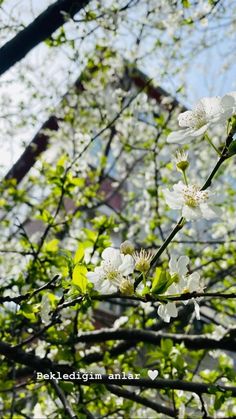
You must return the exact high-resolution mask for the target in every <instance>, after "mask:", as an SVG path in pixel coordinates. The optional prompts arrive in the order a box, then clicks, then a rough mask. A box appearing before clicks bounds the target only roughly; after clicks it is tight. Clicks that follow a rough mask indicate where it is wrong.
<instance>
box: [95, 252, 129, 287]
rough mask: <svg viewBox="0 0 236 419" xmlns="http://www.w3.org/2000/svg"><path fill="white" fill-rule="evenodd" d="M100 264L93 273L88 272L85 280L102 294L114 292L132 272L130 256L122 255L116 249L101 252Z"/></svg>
mask: <svg viewBox="0 0 236 419" xmlns="http://www.w3.org/2000/svg"><path fill="white" fill-rule="evenodd" d="M102 259H103V261H102V263H101V265H100V266H98V267H96V268H95V270H94V272H88V274H87V278H88V279H89V281H91V282H92V283H93V284H94V288H95V290H97V291H99V292H101V293H102V294H110V293H112V292H116V291H117V290H118V289H119V287H120V285H121V284H122V282H123V280H124V278H125V277H127V276H128V275H129V274H131V273H132V272H133V271H134V260H133V258H132V256H131V255H123V254H121V253H120V251H119V250H118V249H114V248H112V247H108V248H107V249H105V250H104V251H103V252H102Z"/></svg>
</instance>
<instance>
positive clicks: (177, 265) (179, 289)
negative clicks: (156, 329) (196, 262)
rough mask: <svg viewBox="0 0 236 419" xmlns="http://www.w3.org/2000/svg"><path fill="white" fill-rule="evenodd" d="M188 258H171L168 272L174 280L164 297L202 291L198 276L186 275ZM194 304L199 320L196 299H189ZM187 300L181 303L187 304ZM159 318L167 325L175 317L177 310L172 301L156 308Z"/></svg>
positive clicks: (195, 273)
mask: <svg viewBox="0 0 236 419" xmlns="http://www.w3.org/2000/svg"><path fill="white" fill-rule="evenodd" d="M188 263H189V258H188V257H187V256H180V257H179V258H177V257H176V256H172V257H171V259H170V262H169V272H170V275H171V276H172V277H175V278H174V282H173V283H172V284H171V285H170V286H169V288H168V290H167V291H166V293H165V295H178V294H185V293H192V292H200V291H202V287H201V285H200V275H199V274H198V273H197V272H193V273H192V274H191V275H187V273H188V268H187V265H188ZM191 301H192V302H193V303H194V309H195V314H196V318H197V319H198V320H199V319H200V308H199V305H198V303H197V301H196V299H194V298H191ZM188 302H189V300H184V301H183V303H184V304H185V305H186V304H188ZM157 312H158V314H159V316H160V317H161V318H162V319H163V320H164V321H165V322H167V323H169V321H170V318H171V317H177V315H178V310H177V307H176V303H175V302H174V301H171V302H170V301H169V302H168V303H167V304H161V305H160V306H159V307H158V311H157Z"/></svg>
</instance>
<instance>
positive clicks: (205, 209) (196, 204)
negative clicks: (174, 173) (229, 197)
mask: <svg viewBox="0 0 236 419" xmlns="http://www.w3.org/2000/svg"><path fill="white" fill-rule="evenodd" d="M163 194H164V197H165V200H166V203H167V205H169V207H170V208H172V209H180V210H181V211H182V216H183V217H184V218H186V220H187V221H189V220H196V219H198V218H205V219H207V220H210V219H212V218H215V217H216V216H217V215H218V214H216V212H215V210H213V209H212V208H211V206H210V205H209V203H208V201H209V198H210V196H211V195H212V194H211V193H210V192H208V191H201V189H200V188H199V187H198V186H197V185H188V186H187V185H185V184H184V183H183V182H181V181H180V182H178V183H177V184H176V185H174V186H173V192H172V191H170V190H169V189H164V190H163Z"/></svg>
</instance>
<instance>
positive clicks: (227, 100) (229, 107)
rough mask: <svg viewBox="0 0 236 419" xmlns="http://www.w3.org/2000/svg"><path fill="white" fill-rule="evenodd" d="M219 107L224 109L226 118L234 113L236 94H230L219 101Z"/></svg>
mask: <svg viewBox="0 0 236 419" xmlns="http://www.w3.org/2000/svg"><path fill="white" fill-rule="evenodd" d="M221 106H222V107H223V109H224V112H225V115H226V116H227V118H229V117H230V116H232V115H234V114H235V113H236V92H230V93H227V94H226V95H224V96H223V97H222V99H221Z"/></svg>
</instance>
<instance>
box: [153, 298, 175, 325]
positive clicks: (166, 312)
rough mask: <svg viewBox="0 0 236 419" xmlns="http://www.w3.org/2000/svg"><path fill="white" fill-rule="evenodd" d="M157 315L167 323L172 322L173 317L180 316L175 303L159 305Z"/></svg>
mask: <svg viewBox="0 0 236 419" xmlns="http://www.w3.org/2000/svg"><path fill="white" fill-rule="evenodd" d="M157 313H158V315H159V316H160V317H161V318H162V319H163V320H164V322H166V323H169V322H170V319H171V317H177V316H178V310H177V308H176V304H175V303H174V302H168V303H167V304H161V305H159V307H158V310H157Z"/></svg>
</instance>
